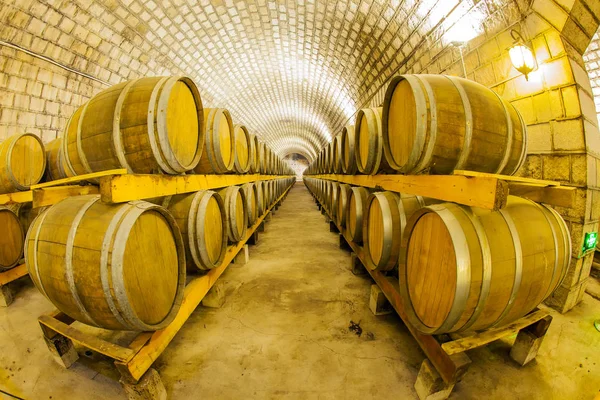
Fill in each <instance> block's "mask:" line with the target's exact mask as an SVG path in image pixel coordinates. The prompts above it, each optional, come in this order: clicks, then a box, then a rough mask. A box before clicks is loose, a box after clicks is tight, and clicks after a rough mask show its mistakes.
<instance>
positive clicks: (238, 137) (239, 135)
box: [233, 124, 252, 174]
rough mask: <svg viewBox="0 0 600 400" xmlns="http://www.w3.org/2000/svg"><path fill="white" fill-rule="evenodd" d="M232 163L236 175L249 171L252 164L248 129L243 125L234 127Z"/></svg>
mask: <svg viewBox="0 0 600 400" xmlns="http://www.w3.org/2000/svg"><path fill="white" fill-rule="evenodd" d="M233 130H234V138H235V146H234V150H235V151H234V161H233V167H234V171H235V172H236V173H237V174H245V173H247V172H248V171H249V170H250V163H251V162H252V155H251V150H252V149H251V146H252V145H251V141H250V134H249V133H248V129H247V128H246V127H245V126H244V125H240V124H238V125H235V126H234V128H233Z"/></svg>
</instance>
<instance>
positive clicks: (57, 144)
mask: <svg viewBox="0 0 600 400" xmlns="http://www.w3.org/2000/svg"><path fill="white" fill-rule="evenodd" d="M62 141H63V138H62V137H58V138H56V139H54V140H53V141H51V142H50V143H47V144H46V146H45V148H46V180H47V181H56V180H58V179H64V178H66V177H67V173H66V172H65V166H64V160H63V158H64V155H63V152H62V146H63V144H62Z"/></svg>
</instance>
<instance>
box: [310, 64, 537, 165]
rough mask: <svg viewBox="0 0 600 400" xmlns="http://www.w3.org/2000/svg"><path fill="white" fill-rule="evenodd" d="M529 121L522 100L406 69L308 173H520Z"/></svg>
mask: <svg viewBox="0 0 600 400" xmlns="http://www.w3.org/2000/svg"><path fill="white" fill-rule="evenodd" d="M526 143H527V133H526V128H525V123H524V121H523V118H522V117H521V115H520V114H519V112H518V111H517V110H516V109H515V107H514V106H513V105H512V104H511V103H509V102H508V101H506V100H504V99H503V98H502V97H500V96H499V95H498V94H497V93H496V92H494V91H493V90H491V89H488V88H486V87H485V86H483V85H481V84H479V83H476V82H473V81H470V80H467V79H463V78H458V77H451V76H444V75H402V76H398V77H395V78H394V79H393V80H392V81H391V83H390V85H389V86H388V88H387V91H386V95H385V100H384V103H383V106H382V107H375V108H365V109H362V110H359V111H358V113H357V114H356V119H355V120H354V123H353V124H349V125H347V126H345V127H344V128H343V130H342V132H340V134H339V135H338V136H336V137H335V138H334V139H333V141H332V142H331V143H330V144H329V145H327V146H325V148H324V149H323V150H322V151H321V153H320V154H319V156H318V157H317V158H316V160H315V161H313V162H312V163H311V164H310V165H309V167H308V168H307V170H306V171H305V175H314V174H348V175H354V174H366V175H374V174H382V173H396V174H412V175H415V174H421V173H428V174H450V173H452V171H454V170H471V171H479V172H488V173H497V174H504V175H513V174H514V173H515V172H516V171H517V170H518V169H519V168H520V166H521V165H522V164H523V162H524V161H525V155H526V152H527V146H526Z"/></svg>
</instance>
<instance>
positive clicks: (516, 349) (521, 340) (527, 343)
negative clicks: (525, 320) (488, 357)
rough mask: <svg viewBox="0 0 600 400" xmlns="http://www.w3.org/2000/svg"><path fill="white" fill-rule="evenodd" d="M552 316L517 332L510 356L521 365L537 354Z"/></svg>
mask: <svg viewBox="0 0 600 400" xmlns="http://www.w3.org/2000/svg"><path fill="white" fill-rule="evenodd" d="M551 322H552V316H550V315H548V316H546V317H545V318H542V319H541V320H539V321H537V322H536V323H535V324H533V325H530V326H528V327H526V328H523V329H521V330H520V331H519V333H518V334H517V339H516V340H515V343H514V344H513V346H512V348H511V349H510V358H512V359H513V360H515V361H516V362H517V363H518V364H519V365H521V366H523V365H525V364H527V363H529V362H530V361H531V360H533V359H534V358H535V356H537V352H538V350H539V349H540V346H541V344H542V341H543V340H544V336H546V332H547V331H548V328H549V327H550V323H551Z"/></svg>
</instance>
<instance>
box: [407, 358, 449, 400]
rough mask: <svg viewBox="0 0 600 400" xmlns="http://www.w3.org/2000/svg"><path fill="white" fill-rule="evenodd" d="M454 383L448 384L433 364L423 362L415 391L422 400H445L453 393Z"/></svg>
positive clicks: (426, 360) (427, 361) (426, 361)
mask: <svg viewBox="0 0 600 400" xmlns="http://www.w3.org/2000/svg"><path fill="white" fill-rule="evenodd" d="M452 389H454V383H450V384H448V383H446V382H444V380H443V379H442V377H441V376H440V374H438V373H437V371H436V370H435V368H434V367H433V365H431V362H429V360H428V359H425V360H423V363H422V364H421V369H420V370H419V375H417V381H416V382H415V390H416V391H417V396H419V399H420V400H445V399H447V398H448V397H449V396H450V393H452Z"/></svg>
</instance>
